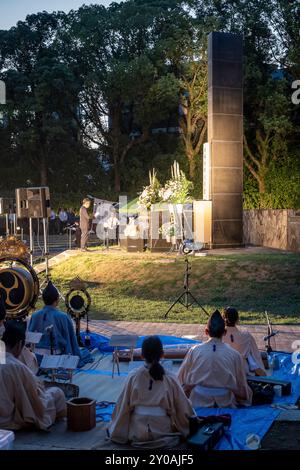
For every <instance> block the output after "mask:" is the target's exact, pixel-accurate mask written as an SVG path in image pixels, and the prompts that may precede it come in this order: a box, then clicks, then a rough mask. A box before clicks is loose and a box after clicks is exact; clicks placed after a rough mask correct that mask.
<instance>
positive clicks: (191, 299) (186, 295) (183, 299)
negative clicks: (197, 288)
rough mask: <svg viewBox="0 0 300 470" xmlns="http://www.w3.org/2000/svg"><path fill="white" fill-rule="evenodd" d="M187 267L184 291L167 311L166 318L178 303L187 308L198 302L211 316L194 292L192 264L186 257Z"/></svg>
mask: <svg viewBox="0 0 300 470" xmlns="http://www.w3.org/2000/svg"><path fill="white" fill-rule="evenodd" d="M185 263H186V267H185V274H184V284H183V289H184V291H183V292H182V293H181V294H180V296H179V297H177V299H176V300H175V301H174V302H173V303H172V305H171V306H170V308H169V309H168V311H167V312H166V313H165V318H167V316H168V314H169V313H170V311H171V310H172V309H173V308H174V307H175V305H177V304H181V305H183V306H184V307H185V308H186V309H189V308H190V307H191V306H192V305H194V304H197V305H198V307H200V308H201V309H202V310H203V312H204V313H206V315H208V316H209V313H208V312H207V310H205V308H204V307H203V306H202V305H201V304H200V303H199V302H198V300H197V299H196V297H195V296H194V295H193V294H192V292H191V290H190V286H189V278H190V276H191V269H192V267H191V266H190V262H189V260H188V258H186V259H185Z"/></svg>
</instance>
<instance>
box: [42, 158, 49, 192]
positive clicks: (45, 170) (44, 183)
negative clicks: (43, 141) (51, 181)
mask: <svg viewBox="0 0 300 470" xmlns="http://www.w3.org/2000/svg"><path fill="white" fill-rule="evenodd" d="M40 178H41V186H48V168H47V161H46V157H45V155H44V154H42V156H41V166H40Z"/></svg>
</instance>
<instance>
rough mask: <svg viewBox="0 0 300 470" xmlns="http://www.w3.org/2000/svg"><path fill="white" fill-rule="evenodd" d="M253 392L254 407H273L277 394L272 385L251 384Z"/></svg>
mask: <svg viewBox="0 0 300 470" xmlns="http://www.w3.org/2000/svg"><path fill="white" fill-rule="evenodd" d="M250 388H251V389H252V392H253V397H252V405H253V406H257V405H271V403H273V400H274V395H275V392H274V390H273V387H272V385H261V384H254V383H251V384H250Z"/></svg>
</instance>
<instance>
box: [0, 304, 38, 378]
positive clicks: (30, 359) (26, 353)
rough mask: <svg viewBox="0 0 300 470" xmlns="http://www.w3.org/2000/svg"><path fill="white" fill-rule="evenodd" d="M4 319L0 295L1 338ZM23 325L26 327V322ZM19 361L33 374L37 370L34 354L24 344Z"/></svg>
mask: <svg viewBox="0 0 300 470" xmlns="http://www.w3.org/2000/svg"><path fill="white" fill-rule="evenodd" d="M5 320H6V308H5V304H4V302H3V299H2V297H0V339H1V338H2V336H3V334H4V331H5ZM24 327H25V329H26V323H24ZM19 361H21V362H23V364H25V365H26V366H27V367H29V369H31V370H32V372H33V373H34V374H36V373H37V372H38V370H39V366H38V362H37V359H36V356H35V354H33V353H32V352H31V351H30V349H28V348H27V347H26V346H24V348H23V350H22V352H21V354H20V356H19Z"/></svg>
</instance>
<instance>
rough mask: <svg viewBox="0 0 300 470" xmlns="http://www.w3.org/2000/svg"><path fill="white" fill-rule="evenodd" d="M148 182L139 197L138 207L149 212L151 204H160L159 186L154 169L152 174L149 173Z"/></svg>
mask: <svg viewBox="0 0 300 470" xmlns="http://www.w3.org/2000/svg"><path fill="white" fill-rule="evenodd" d="M149 181H150V184H149V185H148V186H146V187H145V188H144V189H143V191H142V193H141V194H140V196H139V200H138V206H139V208H140V209H147V210H149V209H150V207H151V206H152V204H156V203H158V202H160V197H159V191H160V188H161V185H160V182H159V181H158V179H157V176H156V171H155V170H154V169H153V170H152V174H151V172H149Z"/></svg>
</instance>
